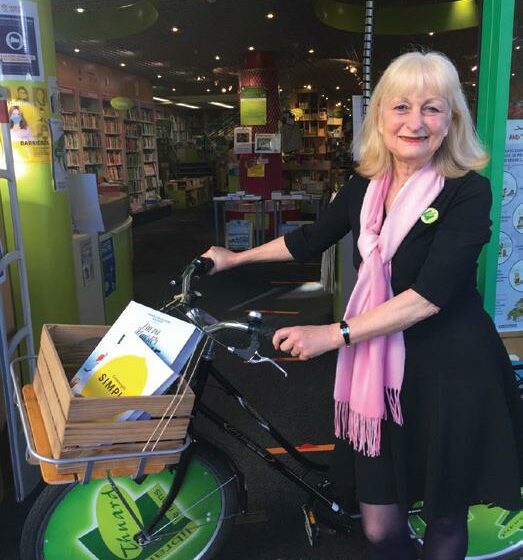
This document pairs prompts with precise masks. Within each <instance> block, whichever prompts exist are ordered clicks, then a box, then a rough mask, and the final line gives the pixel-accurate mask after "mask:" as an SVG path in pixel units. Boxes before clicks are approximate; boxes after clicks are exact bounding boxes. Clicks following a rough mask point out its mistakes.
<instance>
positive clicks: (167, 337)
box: [71, 301, 202, 394]
mask: <svg viewBox="0 0 523 560" xmlns="http://www.w3.org/2000/svg"><path fill="white" fill-rule="evenodd" d="M129 333H134V334H136V335H137V336H138V337H139V338H140V339H141V340H142V341H143V342H144V343H145V344H146V345H147V346H148V347H149V348H150V349H151V350H152V351H153V352H154V353H155V354H157V355H158V357H159V358H160V359H161V360H163V362H165V364H167V366H169V368H170V370H171V375H170V377H169V378H168V379H166V380H165V381H164V383H162V384H161V385H159V386H158V387H156V388H155V390H154V392H153V393H144V394H161V393H164V392H165V391H166V390H167V389H168V387H169V386H170V385H171V384H172V383H173V382H174V381H175V380H176V379H177V378H178V376H179V375H180V373H181V371H182V369H183V367H184V366H185V364H186V363H187V360H188V359H189V357H190V356H191V354H192V353H193V352H194V350H195V348H196V346H197V345H198V342H199V341H200V339H201V337H202V332H201V331H200V330H199V329H198V328H197V327H195V326H194V325H192V324H190V323H187V322H185V321H182V320H180V319H176V318H175V317H171V316H170V315H167V314H165V313H162V312H160V311H156V310H155V309H151V308H149V307H146V306H145V305H141V304H140V303H136V302H135V301H131V302H130V303H129V305H128V306H127V307H126V308H125V309H124V310H123V312H122V313H121V315H120V316H119V317H118V319H116V321H115V322H114V324H113V326H112V327H111V328H110V329H109V330H108V331H107V333H106V334H105V336H104V337H103V338H102V340H100V342H99V343H98V344H97V346H96V348H95V349H94V350H93V351H92V352H91V354H90V355H89V357H88V358H87V359H86V360H85V362H84V363H83V365H82V366H81V367H80V369H79V370H78V371H77V373H76V375H75V376H74V377H73V379H72V380H71V388H72V390H73V392H74V393H76V394H81V392H82V389H83V387H84V385H85V384H86V383H87V382H88V381H89V379H90V378H91V375H92V372H93V370H94V369H95V367H96V365H97V364H98V363H99V362H101V361H103V360H104V359H105V357H106V355H108V354H109V353H110V352H111V351H112V349H113V348H115V347H116V346H117V345H118V343H119V341H120V340H121V339H122V337H123V336H124V335H127V334H129Z"/></svg>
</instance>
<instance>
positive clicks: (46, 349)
mask: <svg viewBox="0 0 523 560" xmlns="http://www.w3.org/2000/svg"><path fill="white" fill-rule="evenodd" d="M56 326H57V325H51V326H48V325H44V326H43V328H42V340H41V343H40V353H41V354H43V357H44V359H45V363H46V364H47V368H48V371H49V375H50V377H51V379H52V383H53V386H54V388H55V391H56V394H57V395H58V399H59V401H60V406H61V407H62V411H63V414H64V416H65V418H67V415H68V413H69V405H70V402H71V399H72V398H73V392H72V391H71V388H70V387H69V382H68V381H67V378H66V376H65V373H64V370H63V367H62V363H61V361H60V357H59V355H58V352H57V351H56V348H55V347H54V343H53V338H52V336H53V334H55V332H56V328H53V327H56ZM49 405H50V406H51V408H52V406H53V403H52V402H49Z"/></svg>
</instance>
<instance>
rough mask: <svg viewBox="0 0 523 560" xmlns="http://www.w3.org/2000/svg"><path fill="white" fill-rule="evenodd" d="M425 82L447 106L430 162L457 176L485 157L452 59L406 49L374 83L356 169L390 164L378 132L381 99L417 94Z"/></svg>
mask: <svg viewBox="0 0 523 560" xmlns="http://www.w3.org/2000/svg"><path fill="white" fill-rule="evenodd" d="M424 87H427V88H428V89H429V90H430V92H431V93H433V94H435V95H439V96H441V97H443V98H445V99H446V101H447V103H448V104H449V107H450V111H451V121H450V125H449V130H448V134H447V136H446V137H445V138H444V139H443V142H442V144H441V146H440V147H439V148H438V150H437V151H436V153H435V154H434V158H433V160H434V165H435V167H436V169H437V171H438V172H439V173H441V174H442V175H443V176H445V177H461V176H463V175H465V174H466V173H467V172H468V171H470V170H471V169H475V170H478V169H481V168H483V167H484V166H485V164H486V163H487V161H488V159H489V158H488V155H487V153H486V151H485V149H484V148H483V146H482V144H481V142H480V140H479V138H478V136H477V133H476V130H475V128H474V124H473V122H472V118H471V116H470V111H469V108H468V105H467V102H466V100H465V96H464V94H463V90H462V88H461V83H460V81H459V77H458V72H457V70H456V68H455V66H454V65H453V64H452V62H451V61H450V60H449V59H448V58H447V57H446V56H445V55H443V54H441V53H437V52H426V53H422V52H410V53H406V54H403V55H401V56H399V57H398V58H396V59H395V60H393V61H392V62H391V64H390V65H389V66H388V67H387V69H386V70H385V72H384V73H383V75H382V77H381V78H380V80H379V82H378V83H377V85H376V88H375V89H374V92H373V94H372V97H371V99H370V102H369V106H368V108H367V114H366V115H365V119H364V120H363V125H362V129H361V133H360V146H361V147H360V154H359V158H360V159H359V163H358V165H357V171H358V173H359V174H360V175H363V176H364V177H379V176H381V175H383V174H384V173H386V172H387V171H389V170H390V169H391V168H392V155H391V153H390V152H389V151H388V149H387V148H386V146H385V143H384V142H383V137H382V135H381V133H380V132H379V121H380V117H381V114H382V108H383V101H384V99H387V98H390V97H396V96H399V97H401V96H402V95H409V94H413V93H414V94H416V95H419V94H421V92H422V91H423V89H424Z"/></svg>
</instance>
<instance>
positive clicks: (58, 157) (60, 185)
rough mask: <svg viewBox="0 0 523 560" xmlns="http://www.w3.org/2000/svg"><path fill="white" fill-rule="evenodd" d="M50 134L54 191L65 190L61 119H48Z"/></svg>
mask: <svg viewBox="0 0 523 560" xmlns="http://www.w3.org/2000/svg"><path fill="white" fill-rule="evenodd" d="M48 123H49V131H50V133H51V151H52V156H53V157H52V158H51V169H52V174H53V186H54V190H55V191H65V190H67V165H66V161H65V159H66V156H67V153H66V151H65V135H64V123H63V121H62V119H49V121H48Z"/></svg>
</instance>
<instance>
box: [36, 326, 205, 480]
mask: <svg viewBox="0 0 523 560" xmlns="http://www.w3.org/2000/svg"><path fill="white" fill-rule="evenodd" d="M108 329H109V327H106V326H91V325H44V326H43V328H42V338H41V343H40V352H39V355H38V361H37V371H36V374H35V378H34V383H33V389H34V393H35V395H36V400H37V401H38V407H39V409H40V414H41V417H42V420H43V424H44V426H45V431H46V433H47V438H48V440H49V446H50V449H51V452H52V456H53V457H54V458H55V459H70V458H76V457H78V458H81V457H88V456H93V455H96V456H99V455H110V454H119V453H135V452H141V451H142V450H143V448H144V445H145V443H146V442H147V441H148V440H149V437H150V436H151V434H152V432H153V431H154V430H155V428H156V427H157V425H158V421H159V420H160V419H161V417H162V416H163V415H164V413H165V411H166V409H167V408H169V407H170V408H169V410H173V408H176V414H175V417H173V418H172V420H171V421H170V422H168V423H167V427H166V429H165V430H164V431H163V433H162V435H161V436H160V432H161V431H162V430H163V427H165V422H163V423H162V427H161V429H160V430H157V431H156V434H155V436H154V437H153V442H154V441H156V439H158V437H159V438H160V439H159V441H158V443H157V445H156V447H155V451H160V450H169V449H177V448H180V447H181V446H182V445H183V441H184V438H185V436H186V433H187V427H188V425H189V420H190V416H191V413H192V408H193V404H194V393H193V392H192V391H191V389H190V388H189V387H186V386H185V385H184V386H182V387H181V390H180V396H177V397H173V395H152V396H141V397H115V398H87V397H78V396H75V395H74V394H73V392H72V391H71V388H70V386H69V380H70V378H71V377H72V376H73V375H74V374H75V373H76V372H77V371H78V369H79V368H80V366H81V365H82V364H83V362H84V361H85V359H86V358H87V356H88V355H89V354H90V353H91V351H92V350H93V349H94V348H95V346H96V345H97V344H98V342H99V341H100V339H101V338H102V337H103V336H104V334H105V333H106V332H107V330H108ZM183 383H185V382H183ZM185 389H187V391H185ZM184 392H185V394H184ZM182 395H183V397H182ZM173 399H174V403H173ZM128 410H134V411H143V412H146V413H147V414H149V415H150V419H147V420H125V421H120V422H118V421H116V420H115V417H116V416H118V415H119V414H122V413H123V412H126V411H128ZM151 450H152V449H151V447H150V446H149V447H148V448H147V449H146V451H151ZM178 460H179V454H173V455H163V456H155V457H149V458H147V463H146V472H154V471H158V470H161V468H162V467H163V466H165V465H166V464H174V463H177V462H178ZM139 461H140V460H139V459H120V460H104V461H97V462H96V463H95V465H94V468H95V470H96V471H97V472H102V473H103V472H104V470H106V469H110V470H115V469H116V470H117V471H118V473H119V474H125V473H127V474H133V473H134V472H136V469H137V468H138V465H139ZM56 469H57V472H58V473H61V474H72V473H74V474H79V476H80V478H81V477H82V475H83V472H84V469H85V463H78V464H67V465H58V466H57V467H56Z"/></svg>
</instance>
